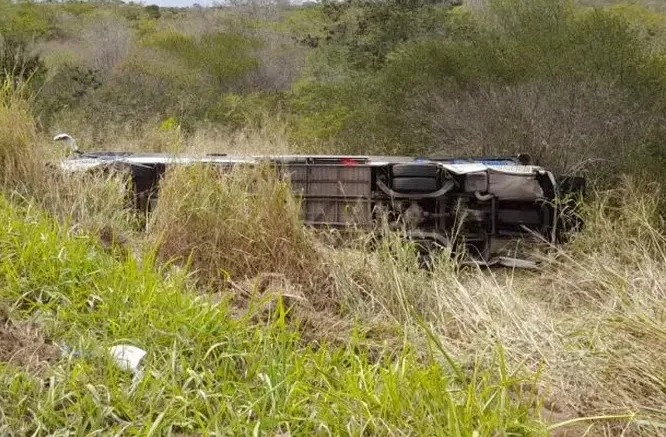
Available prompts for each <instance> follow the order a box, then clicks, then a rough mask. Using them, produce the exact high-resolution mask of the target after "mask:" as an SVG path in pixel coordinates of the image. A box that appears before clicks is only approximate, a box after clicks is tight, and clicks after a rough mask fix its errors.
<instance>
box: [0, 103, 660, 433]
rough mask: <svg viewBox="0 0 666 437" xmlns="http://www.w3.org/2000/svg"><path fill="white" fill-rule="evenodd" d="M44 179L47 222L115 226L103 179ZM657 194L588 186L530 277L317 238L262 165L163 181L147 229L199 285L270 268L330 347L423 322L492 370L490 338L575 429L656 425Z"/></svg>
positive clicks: (23, 146) (19, 141) (24, 151)
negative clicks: (580, 213)
mask: <svg viewBox="0 0 666 437" xmlns="http://www.w3.org/2000/svg"><path fill="white" fill-rule="evenodd" d="M8 98H9V99H8ZM13 98H14V97H11V95H10V94H6V95H5V96H4V97H3V100H1V101H0V127H1V129H2V132H3V133H5V134H6V135H4V137H6V138H12V140H11V141H8V142H2V143H0V146H2V149H1V152H0V153H1V155H0V156H2V159H3V164H4V166H3V172H4V173H3V176H4V180H5V182H12V183H15V182H17V181H18V182H24V181H27V180H29V175H30V174H32V173H31V172H33V170H31V169H32V168H34V167H33V166H34V165H35V163H37V164H40V161H39V160H37V159H36V160H34V161H33V155H32V152H31V151H32V150H35V149H33V148H31V146H32V144H33V142H34V141H35V140H34V138H35V137H34V135H35V131H34V125H33V124H32V120H31V118H30V117H29V116H27V112H25V109H24V107H23V106H21V105H23V103H21V101H20V100H12V99H13ZM17 117H18V118H17ZM12 135H13V136H12ZM248 138H251V137H248ZM248 141H249V142H250V143H251V142H252V141H255V140H253V139H249V140H248ZM250 143H248V146H249V145H250ZM15 145H18V146H19V147H14V146H15ZM40 165H41V164H40ZM17 178H18V179H17ZM48 181H49V186H50V188H49V189H48V190H44V189H40V190H34V191H33V195H34V196H36V197H37V198H38V199H40V200H41V202H42V204H44V205H46V206H47V207H48V208H49V209H51V210H52V211H53V212H55V213H56V214H58V215H60V216H61V217H63V218H65V219H67V220H71V221H74V222H77V223H83V224H86V223H92V224H93V225H92V226H90V228H92V229H101V228H102V227H103V226H104V225H105V224H106V225H116V224H117V223H121V222H122V220H125V218H123V217H124V216H123V214H125V213H126V211H125V210H124V209H123V199H124V198H123V191H122V189H121V186H120V185H118V180H117V179H114V178H110V179H89V180H88V179H85V178H84V179H74V180H72V179H66V178H52V179H48ZM19 186H20V184H19ZM5 189H7V187H5ZM655 191H656V187H640V188H638V187H636V186H635V185H634V184H632V183H631V182H627V183H625V185H624V186H622V187H618V188H617V189H615V190H613V191H611V192H609V193H600V194H599V195H598V196H597V199H595V201H594V202H591V203H590V204H589V205H587V206H586V210H585V219H586V227H585V229H584V230H583V232H582V233H581V234H579V235H577V236H575V238H574V239H573V240H572V241H571V242H570V243H568V244H567V245H565V246H564V247H560V248H554V249H553V251H552V253H550V254H547V255H545V257H546V263H545V266H544V267H543V269H542V270H541V271H539V272H536V273H525V272H513V271H510V270H494V271H492V272H487V271H482V270H474V269H460V268H458V267H457V266H456V265H454V264H453V263H452V262H451V260H450V259H448V258H447V257H446V254H445V255H444V256H443V257H442V258H441V259H440V260H439V261H438V262H437V263H436V264H435V266H434V268H433V269H432V270H430V271H426V270H423V269H419V268H418V265H417V262H416V257H415V254H414V253H413V251H412V250H411V249H410V247H409V246H407V245H405V244H403V243H400V242H398V241H395V240H392V239H389V240H388V242H386V243H385V244H384V245H380V246H379V248H377V249H375V250H365V249H364V247H365V245H364V244H363V240H359V242H357V243H356V244H350V245H347V246H346V247H343V248H334V247H331V246H329V245H328V244H325V243H324V242H322V241H319V240H317V239H315V238H314V237H313V236H312V235H311V233H310V232H309V231H306V230H305V229H304V228H303V227H302V226H301V224H300V222H299V220H298V204H297V202H296V201H295V200H294V199H293V198H292V197H291V196H290V191H289V187H288V185H286V184H285V183H283V182H280V181H278V180H276V179H275V177H274V175H272V173H271V172H270V171H269V170H268V169H267V168H259V169H257V170H254V171H250V172H241V171H232V172H231V173H229V174H225V175H221V174H219V173H217V172H216V171H214V170H211V169H204V168H199V167H191V168H185V169H180V170H178V171H175V172H174V173H172V174H170V175H168V177H167V179H166V180H165V181H164V185H163V187H162V192H161V199H160V203H159V206H158V209H157V211H156V214H155V216H154V217H153V221H152V222H151V223H150V226H149V233H148V238H149V239H150V240H151V241H150V242H152V243H157V245H158V246H157V247H158V253H159V255H160V257H161V258H162V260H163V261H165V262H166V261H171V260H173V259H174V258H175V259H180V260H181V261H183V262H189V263H190V265H191V267H192V268H193V269H194V270H196V271H197V273H198V275H199V278H201V279H202V282H201V285H202V286H203V287H208V288H206V290H205V291H207V292H211V293H214V292H217V291H219V289H220V287H229V286H231V287H230V288H227V289H228V290H232V291H233V290H238V289H243V288H244V287H245V285H244V284H247V281H248V280H249V281H250V283H252V280H253V279H254V278H255V277H259V278H261V277H266V276H267V274H274V275H275V276H274V277H279V278H282V279H280V280H276V281H268V282H266V281H264V284H263V285H262V286H261V287H260V288H262V289H263V290H262V291H265V292H279V293H282V294H289V293H291V294H293V295H297V296H298V299H299V300H301V301H305V304H302V305H301V307H302V308H303V309H306V310H307V311H308V312H309V315H307V316H304V317H307V318H309V320H310V321H313V320H314V321H317V320H318V321H323V323H328V322H330V323H331V325H334V324H335V325H336V326H335V327H334V326H331V328H330V330H335V329H346V330H347V331H344V330H343V331H342V332H341V333H340V332H338V335H337V338H338V340H339V341H343V342H344V341H345V339H346V338H349V331H348V329H350V328H351V327H352V326H353V325H354V323H356V324H357V325H358V326H360V327H361V328H360V329H361V330H362V331H363V333H364V335H365V336H366V337H367V341H368V342H370V343H373V342H374V343H376V344H377V347H378V348H384V349H386V348H388V349H389V350H390V349H391V347H393V345H395V344H396V343H398V344H399V343H401V341H402V340H403V338H404V337H405V336H407V337H408V338H409V339H410V340H411V341H413V342H414V343H416V344H423V345H425V344H426V342H425V341H424V339H425V337H426V336H427V335H426V333H425V331H424V330H423V327H424V326H426V327H429V332H432V334H433V335H434V336H435V337H436V338H437V339H438V340H439V341H440V342H441V344H442V345H443V348H444V349H445V350H446V351H448V353H449V354H450V355H451V356H452V357H453V358H454V359H455V361H457V362H459V363H461V365H463V366H468V367H469V368H471V369H476V368H483V367H484V366H485V367H488V368H491V367H492V363H491V362H492V360H494V359H495V357H496V353H495V352H496V350H497V347H498V345H501V347H502V349H503V350H504V356H505V357H506V360H507V361H508V364H509V365H508V368H510V369H523V370H524V371H531V372H536V373H538V374H539V378H538V387H539V390H540V395H541V397H542V399H544V409H543V410H541V411H543V413H544V414H554V415H555V416H556V417H557V420H559V421H561V420H567V419H571V420H575V419H580V421H579V422H575V423H574V425H575V428H574V431H573V433H574V434H573V435H580V434H582V433H583V432H588V434H587V435H619V434H620V433H622V432H625V435H660V434H662V435H663V434H664V430H665V427H666V313H665V312H664V308H665V307H666V305H665V304H666V237H665V236H664V223H663V217H662V216H661V215H660V213H659V211H660V209H659V208H660V205H658V204H657V201H656V200H655V199H658V198H659V196H658V195H657V194H656V193H655ZM119 218H121V220H120V221H119V220H118V219H119ZM255 284H256V282H255ZM249 287H250V288H251V287H252V285H250V286H249ZM294 290H296V291H295V292H294ZM310 326H311V325H310ZM310 339H311V340H313V341H317V340H318V339H317V338H316V336H315V337H312V336H311V337H310ZM421 352H422V353H423V354H424V355H426V354H427V350H426V349H425V346H424V349H423V350H422V351H421ZM479 366H480V367H479ZM517 395H518V394H517ZM586 417H595V419H591V420H583V418H586ZM544 420H547V419H544ZM588 428H589V429H588ZM558 429H560V428H556V429H553V431H556V430H558Z"/></svg>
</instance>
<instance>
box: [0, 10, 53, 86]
mask: <svg viewBox="0 0 666 437" xmlns="http://www.w3.org/2000/svg"><path fill="white" fill-rule="evenodd" d="M41 11H42V10H41V9H40V8H39V7H38V6H36V5H34V4H32V3H19V4H17V5H13V4H11V3H9V2H5V1H4V0H3V1H2V2H0V74H2V75H5V76H6V75H9V76H11V77H14V78H17V79H21V80H25V79H27V78H29V77H32V76H34V75H35V74H37V73H44V65H43V63H42V62H41V59H40V58H39V57H38V56H36V55H34V54H33V53H32V52H31V46H30V44H31V43H32V42H33V41H34V40H35V38H38V37H40V36H43V35H44V34H46V32H47V31H48V30H49V23H48V21H47V20H46V18H45V17H44V15H43V14H42V13H41ZM35 80H36V79H35Z"/></svg>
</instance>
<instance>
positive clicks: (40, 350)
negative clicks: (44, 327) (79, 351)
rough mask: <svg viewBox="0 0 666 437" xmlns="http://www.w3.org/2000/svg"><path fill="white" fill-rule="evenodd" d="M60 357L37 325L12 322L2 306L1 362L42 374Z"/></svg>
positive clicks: (0, 313)
mask: <svg viewBox="0 0 666 437" xmlns="http://www.w3.org/2000/svg"><path fill="white" fill-rule="evenodd" d="M58 356H59V351H58V348H57V347H56V346H55V345H54V344H53V343H52V342H51V341H50V340H49V339H48V338H46V337H45V336H44V334H43V333H42V331H41V329H40V327H39V326H38V325H37V324H36V323H34V322H29V321H15V320H12V319H11V318H10V317H9V311H8V310H7V309H6V308H5V307H2V306H0V362H4V363H9V364H12V365H14V366H17V367H22V368H24V369H25V370H26V371H28V372H31V373H40V372H42V371H43V370H44V369H45V368H46V367H47V366H48V365H49V364H50V363H52V362H54V361H55V360H56V359H58Z"/></svg>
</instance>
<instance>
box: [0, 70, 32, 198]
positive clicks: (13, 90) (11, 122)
mask: <svg viewBox="0 0 666 437" xmlns="http://www.w3.org/2000/svg"><path fill="white" fill-rule="evenodd" d="M23 92H24V90H23V88H22V87H21V86H20V85H16V84H15V83H14V81H13V80H11V78H2V79H0V183H2V184H3V186H5V187H7V186H11V187H16V188H19V187H22V188H23V189H25V187H26V186H29V185H30V184H31V183H33V182H34V180H35V178H36V177H37V175H38V172H37V168H36V167H35V165H34V162H35V160H36V159H37V158H38V157H39V156H40V154H39V152H38V151H37V150H36V146H37V141H36V139H37V128H36V125H35V123H34V120H33V118H32V114H31V112H30V107H29V105H28V103H27V101H26V99H25V96H24V95H22V93H23Z"/></svg>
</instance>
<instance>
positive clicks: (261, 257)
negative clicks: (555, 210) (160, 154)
mask: <svg viewBox="0 0 666 437" xmlns="http://www.w3.org/2000/svg"><path fill="white" fill-rule="evenodd" d="M593 5H594V7H592V6H593ZM655 5H656V6H655ZM663 12H664V11H663V8H661V7H660V4H658V3H650V2H649V1H647V2H645V3H644V6H639V5H635V4H634V5H625V4H620V3H616V2H581V3H570V2H566V1H559V0H555V1H546V0H536V1H534V0H533V1H523V0H494V1H488V2H469V3H466V4H465V5H463V6H456V7H452V6H450V5H448V4H446V2H444V3H431V2H425V1H424V2H421V1H414V2H402V1H400V2H398V1H395V2H394V1H392V0H387V1H386V2H383V3H374V2H363V1H352V2H345V3H329V2H324V3H322V4H316V5H304V6H299V7H289V6H285V5H276V4H272V5H265V4H256V3H248V4H239V5H234V6H233V7H229V8H216V9H200V8H190V9H169V8H157V7H154V6H148V7H143V6H138V5H118V4H105V3H101V4H89V3H74V2H72V3H67V2H66V3H59V4H50V3H49V4H39V5H37V4H31V3H16V4H14V3H11V4H10V3H8V2H2V1H1V0H0V35H2V39H1V40H0V69H2V70H3V73H4V74H5V80H4V81H3V82H2V86H0V183H1V184H2V189H1V192H2V194H1V196H0V253H1V254H2V257H1V259H0V370H1V371H0V434H3V435H33V434H34V435H58V434H59V433H61V434H66V433H67V431H71V432H74V433H77V434H92V433H97V432H102V433H103V434H105V435H106V434H108V435H117V434H121V435H200V434H204V435H210V434H213V433H217V434H229V435H341V434H344V435H402V434H408V435H461V436H476V435H479V436H485V435H525V436H528V435H529V436H532V435H569V436H578V435H621V434H623V435H637V436H638V435H651V436H652V435H666V313H664V304H665V302H666V225H665V222H664V217H665V215H664V211H665V209H664V199H665V198H666V197H665V196H664V193H666V191H664V190H666V187H664V186H663V181H662V179H663V175H664V174H666V149H665V148H664V142H663V139H664V138H666V131H665V129H666V120H665V118H666V81H665V80H666V79H665V78H666V16H665V15H664V14H663ZM62 131H66V132H68V133H69V134H71V135H72V136H74V137H76V138H77V140H78V142H79V145H80V146H81V148H83V149H128V150H161V151H183V150H187V151H190V152H193V153H200V152H234V151H237V152H244V153H245V152H249V153H284V152H322V153H329V152H331V153H334V152H341V153H362V154H365V153H410V154H420V155H427V154H444V155H464V154H481V153H484V154H505V153H517V152H528V153H530V154H531V155H532V156H533V157H534V158H535V159H536V160H537V161H538V162H540V163H541V164H544V165H546V166H548V167H550V168H552V169H554V170H556V171H557V172H559V173H567V172H574V171H575V172H578V173H583V174H585V175H587V176H588V177H589V178H590V181H591V189H590V196H589V198H588V200H587V202H586V203H585V204H584V205H582V206H581V207H582V214H583V218H584V220H585V227H584V229H583V230H582V232H581V233H579V234H578V235H575V236H572V238H571V239H570V241H568V242H567V243H566V244H564V245H563V246H561V247H558V248H555V247H551V248H545V249H544V250H543V252H541V256H542V258H543V263H542V264H541V267H540V268H539V269H538V270H536V271H512V270H493V271H485V270H480V269H474V268H468V267H461V266H460V265H457V264H456V263H455V262H454V261H455V260H452V259H451V258H450V257H449V256H447V254H442V255H441V257H439V258H437V259H436V260H434V264H433V267H432V268H431V269H429V270H426V269H422V268H420V267H419V262H418V257H417V255H416V253H415V250H414V248H413V247H411V246H410V245H408V244H406V243H404V242H402V241H400V240H399V239H397V238H396V239H393V238H386V239H383V240H382V241H381V242H380V243H377V242H376V241H372V239H371V238H370V236H368V235H366V234H363V233H360V232H353V233H352V235H351V236H349V238H347V239H345V240H344V241H342V242H341V241H340V240H339V239H338V238H337V237H336V235H333V234H332V233H327V232H323V233H322V232H314V231H312V230H310V229H307V228H304V227H302V226H301V223H300V222H299V219H298V207H299V205H298V203H297V201H296V199H294V198H292V197H291V195H290V190H289V186H288V185H287V184H286V183H284V182H281V181H279V180H278V179H277V178H276V177H275V175H274V174H273V173H272V172H271V170H270V169H268V168H259V169H255V170H252V171H247V170H246V171H233V172H231V173H228V174H224V175H220V174H218V173H216V172H213V171H210V170H206V169H203V168H197V167H193V168H188V169H181V170H177V171H174V172H173V173H170V174H169V175H168V177H167V179H166V180H165V185H164V187H163V191H162V195H161V198H160V202H159V203H158V206H157V209H156V211H155V213H154V214H153V215H151V216H150V217H147V218H143V217H136V216H134V215H133V214H132V212H131V211H130V210H128V209H127V205H126V201H125V197H124V192H123V190H124V185H123V175H121V174H118V175H117V174H110V175H107V176H104V177H91V176H82V177H81V178H80V179H79V178H78V177H77V178H76V179H74V180H72V179H65V178H63V177H62V175H60V174H59V173H58V172H57V171H56V170H55V169H54V168H52V167H51V166H49V165H48V163H49V162H50V161H53V160H56V159H58V158H59V155H58V153H59V152H58V150H57V149H56V148H55V147H53V145H52V143H51V141H50V138H52V136H53V135H54V134H55V133H59V132H62ZM220 181H221V182H222V183H220ZM144 221H145V223H146V226H147V231H146V232H139V231H138V223H139V222H144ZM121 343H129V344H134V345H135V346H138V347H141V348H143V349H145V350H146V351H147V355H146V358H145V362H144V371H143V375H142V377H141V378H139V379H133V377H132V375H131V374H130V373H127V372H124V371H122V370H120V369H118V368H117V367H116V366H115V365H114V363H112V362H111V359H110V357H109V356H108V354H107V353H106V351H107V350H108V348H109V347H110V346H113V345H117V344H121ZM586 433H587V434H586Z"/></svg>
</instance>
